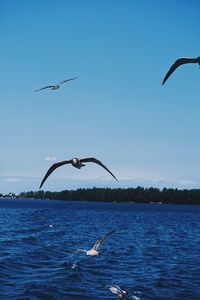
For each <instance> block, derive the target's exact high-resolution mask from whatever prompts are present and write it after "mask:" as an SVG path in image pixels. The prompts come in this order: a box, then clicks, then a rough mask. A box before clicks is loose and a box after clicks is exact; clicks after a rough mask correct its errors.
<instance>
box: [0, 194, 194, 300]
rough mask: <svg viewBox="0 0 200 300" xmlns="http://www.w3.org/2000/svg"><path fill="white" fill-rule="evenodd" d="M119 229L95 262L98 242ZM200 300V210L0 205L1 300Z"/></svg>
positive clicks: (105, 205) (104, 205) (107, 205)
mask: <svg viewBox="0 0 200 300" xmlns="http://www.w3.org/2000/svg"><path fill="white" fill-rule="evenodd" d="M112 229H116V232H115V233H113V235H111V236H110V237H109V238H108V239H107V241H106V242H105V243H104V244H103V245H102V248H101V250H102V252H101V254H100V256H98V257H88V256H86V255H85V254H84V253H78V252H76V250H77V249H80V248H82V249H90V248H91V247H92V245H93V244H94V243H95V241H96V240H97V239H98V238H99V237H101V236H102V235H104V234H105V233H107V232H108V231H110V230H112ZM112 284H117V285H119V286H120V287H122V288H123V289H125V290H127V291H128V293H129V294H128V297H127V299H135V300H137V299H138V300H140V299H141V300H142V299H152V300H156V299H163V300H164V299H170V300H172V299H180V300H182V299H190V300H191V299H195V300H197V299H200V206H188V205H186V206H182V205H180V206H177V205H148V204H144V205H136V204H119V203H97V202H93V203H88V202H65V201H52V200H28V199H23V200H22V199H0V299H3V300H4V299H5V300H8V299H21V300H22V299H23V300H25V299H27V300H28V299H34V300H36V299H49V300H50V299H51V300H53V299H59V300H62V299H65V300H68V299H69V300H70V299H82V300H84V299H92V300H95V299H104V300H105V299H106V300H108V299H116V295H114V294H112V293H111V291H110V290H109V286H110V285H112Z"/></svg>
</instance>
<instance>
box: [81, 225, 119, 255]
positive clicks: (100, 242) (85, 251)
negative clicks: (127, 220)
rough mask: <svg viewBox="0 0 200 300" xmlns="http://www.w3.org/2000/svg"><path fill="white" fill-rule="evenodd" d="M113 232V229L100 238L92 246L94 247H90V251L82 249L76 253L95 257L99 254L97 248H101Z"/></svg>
mask: <svg viewBox="0 0 200 300" xmlns="http://www.w3.org/2000/svg"><path fill="white" fill-rule="evenodd" d="M113 232H115V229H113V230H112V231H110V232H108V233H107V234H106V235H104V236H103V237H102V238H100V239H99V240H97V241H96V243H95V244H94V246H93V247H92V249H90V250H83V249H78V250H77V251H80V252H84V253H86V255H90V256H97V255H99V254H100V251H98V250H99V248H100V247H101V245H102V243H103V242H104V241H105V240H106V239H107V238H108V237H109V236H110V235H111V234H112V233H113Z"/></svg>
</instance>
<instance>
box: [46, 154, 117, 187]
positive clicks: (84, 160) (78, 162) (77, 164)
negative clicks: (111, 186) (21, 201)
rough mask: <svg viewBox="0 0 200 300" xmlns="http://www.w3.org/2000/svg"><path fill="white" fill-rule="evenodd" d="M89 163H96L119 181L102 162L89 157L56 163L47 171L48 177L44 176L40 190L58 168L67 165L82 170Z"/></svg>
mask: <svg viewBox="0 0 200 300" xmlns="http://www.w3.org/2000/svg"><path fill="white" fill-rule="evenodd" d="M87 162H93V163H96V164H98V165H99V166H101V167H103V168H104V169H105V170H106V171H108V172H109V173H110V174H111V175H112V176H113V177H114V178H115V179H116V180H117V181H118V179H117V178H116V177H115V175H114V174H113V173H112V172H111V171H109V170H108V168H107V167H106V166H105V165H104V164H102V162H101V161H100V160H98V159H96V158H94V157H88V158H81V159H79V158H72V159H70V160H63V161H60V162H57V163H54V164H53V165H52V166H51V167H50V168H49V170H48V171H47V173H46V175H45V176H44V178H43V180H42V182H41V184H40V189H41V187H42V186H43V183H44V182H45V180H46V179H47V177H49V175H50V174H51V173H52V172H53V171H54V170H55V169H57V168H58V167H61V166H63V165H67V164H72V166H73V167H75V168H77V169H81V168H82V167H84V166H85V164H84V163H87Z"/></svg>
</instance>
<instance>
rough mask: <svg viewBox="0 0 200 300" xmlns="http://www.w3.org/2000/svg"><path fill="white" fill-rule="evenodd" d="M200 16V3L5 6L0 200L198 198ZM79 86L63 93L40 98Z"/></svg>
mask: <svg viewBox="0 0 200 300" xmlns="http://www.w3.org/2000/svg"><path fill="white" fill-rule="evenodd" d="M199 9H200V4H199V1H197V0H191V1H181V0H180V1H172V0H169V1H161V0H160V1H158V0H152V1H148V0H141V1H139V0H138V1H131V0H126V1H122V0H121V1H120V0H117V1H114V0H110V1H103V0H84V1H82V0H74V1H68V0H57V1H53V0H52V1H51V0H29V1H25V0H19V1H14V0H2V1H1V2H0V36H1V47H0V80H1V91H0V94H1V97H0V99H1V100H0V101H1V118H0V128H1V155H0V165H1V168H0V192H1V193H8V192H15V193H19V192H22V191H29V190H34V191H35V190H38V188H39V185H40V182H41V180H42V178H43V176H44V175H45V173H46V171H47V169H48V168H49V167H50V166H51V164H52V163H54V162H56V161H59V160H64V159H70V158H72V157H89V156H93V157H96V158H98V159H100V160H101V161H102V162H103V163H104V164H105V165H107V167H108V168H109V169H110V170H111V171H112V172H113V173H114V174H115V175H116V177H117V178H118V179H119V182H115V181H114V180H113V178H112V177H111V176H110V175H109V174H107V173H106V172H105V171H104V170H103V169H102V168H100V167H99V166H97V165H95V164H88V165H87V167H85V168H82V169H81V170H77V169H75V168H72V167H71V166H63V167H61V168H59V169H57V170H56V171H55V172H54V173H53V174H52V175H51V177H49V178H48V180H47V181H46V182H45V184H44V186H43V187H44V190H51V191H55V190H57V191H59V190H63V189H71V188H72V189H76V188H79V187H93V186H98V187H116V188H117V187H130V186H132V187H135V186H138V185H141V186H144V187H149V186H154V187H160V188H162V187H177V188H199V186H200V173H199V165H200V138H199V136H200V118H199V112H200V98H199V95H200V70H199V68H198V65H185V66H182V67H180V68H179V69H177V70H176V71H175V73H174V74H173V75H172V76H171V77H170V78H169V79H168V81H167V82H166V84H165V85H164V86H162V85H161V83H162V80H163V77H164V75H165V74H166V72H167V70H168V69H169V67H170V65H171V64H172V63H173V62H174V61H175V60H176V59H177V58H178V57H182V56H191V57H192V56H194V57H196V56H199V55H200V47H199V42H198V39H199V36H200V21H199ZM74 76H79V78H78V79H76V80H74V81H71V82H69V83H68V84H65V85H63V86H62V87H61V88H60V89H59V90H56V91H52V90H44V91H41V92H38V93H34V92H33V91H34V90H35V89H37V88H40V87H42V86H45V85H48V84H51V83H55V82H57V81H61V80H64V79H66V78H70V77H74Z"/></svg>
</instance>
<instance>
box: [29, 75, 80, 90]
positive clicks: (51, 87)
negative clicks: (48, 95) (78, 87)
mask: <svg viewBox="0 0 200 300" xmlns="http://www.w3.org/2000/svg"><path fill="white" fill-rule="evenodd" d="M76 78H78V77H73V78H69V79H66V80H63V81H61V82H58V83H56V84H51V85H47V86H44V87H42V88H40V89H38V90H35V91H34V92H38V91H41V90H45V89H51V90H57V89H59V88H60V86H61V84H63V83H65V82H68V81H70V80H74V79H76Z"/></svg>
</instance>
